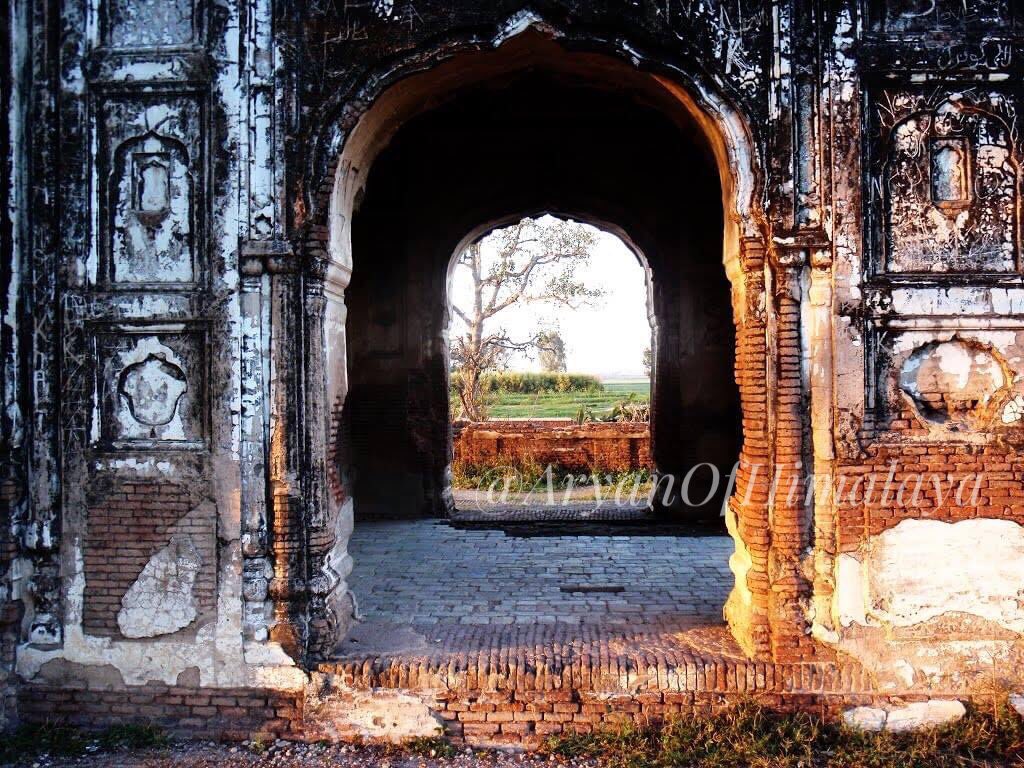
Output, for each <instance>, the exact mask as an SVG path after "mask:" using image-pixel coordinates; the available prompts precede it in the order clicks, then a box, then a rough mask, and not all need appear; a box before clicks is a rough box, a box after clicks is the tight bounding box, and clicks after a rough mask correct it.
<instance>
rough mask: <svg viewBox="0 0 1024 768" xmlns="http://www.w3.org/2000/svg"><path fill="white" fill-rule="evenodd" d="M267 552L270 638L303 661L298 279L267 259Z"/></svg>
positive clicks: (285, 265)
mask: <svg viewBox="0 0 1024 768" xmlns="http://www.w3.org/2000/svg"><path fill="white" fill-rule="evenodd" d="M266 269H267V272H268V273H270V301H271V304H270V334H271V335H270V356H271V365H270V371H271V376H270V425H269V427H270V432H269V434H270V451H269V461H268V483H269V489H268V490H269V495H270V512H271V513H270V551H271V554H272V557H273V568H274V578H273V580H272V581H271V582H270V597H271V599H272V600H273V601H274V623H273V626H272V627H271V629H270V637H271V639H272V640H274V641H275V642H279V643H280V644H281V646H282V647H283V648H284V649H285V650H286V651H287V652H288V653H289V654H290V655H291V656H293V657H294V658H296V659H304V658H305V653H306V641H307V629H306V606H307V601H308V594H307V591H308V590H307V569H306V534H305V524H304V520H303V499H302V491H303V488H302V483H301V477H302V469H303V454H304V450H305V440H304V437H303V418H302V409H303V407H304V402H303V387H302V347H303V344H302V338H303V333H304V329H303V316H302V315H303V313H302V292H301V284H302V276H301V272H300V265H299V263H298V260H297V259H296V258H294V257H293V256H288V257H283V256H281V257H270V258H268V259H267V260H266Z"/></svg>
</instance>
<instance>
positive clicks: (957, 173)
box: [873, 92, 1020, 273]
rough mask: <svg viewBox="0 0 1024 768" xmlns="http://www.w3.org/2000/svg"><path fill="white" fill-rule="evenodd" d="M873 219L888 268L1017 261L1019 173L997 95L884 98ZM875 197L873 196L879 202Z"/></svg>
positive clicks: (988, 266)
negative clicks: (931, 100) (934, 99)
mask: <svg viewBox="0 0 1024 768" xmlns="http://www.w3.org/2000/svg"><path fill="white" fill-rule="evenodd" d="M881 101H882V102H883V103H881V104H880V105H879V107H878V118H879V126H878V128H879V134H880V138H881V141H880V145H879V153H880V162H879V163H878V164H877V165H875V166H874V171H873V172H874V173H875V174H877V177H878V178H877V183H876V188H877V190H878V191H879V192H880V195H876V196H875V199H874V200H873V203H874V205H876V206H877V205H879V204H880V206H881V211H880V213H877V214H876V215H875V216H874V217H873V218H874V219H875V221H876V222H877V224H876V226H877V227H879V228H880V230H881V232H880V236H879V237H878V238H877V240H876V242H878V245H879V249H880V251H881V254H880V256H881V258H880V259H879V260H878V261H880V265H879V266H880V268H881V269H883V270H884V271H887V272H891V273H1007V272H1013V271H1016V269H1017V267H1018V257H1017V247H1018V240H1019V238H1018V218H1019V209H1018V208H1019V204H1020V178H1019V168H1018V162H1017V157H1016V155H1017V153H1016V147H1015V144H1016V135H1015V131H1014V128H1013V126H1014V118H1015V116H1014V113H1013V110H1012V108H1011V106H1010V105H1009V104H1008V102H1007V101H1006V99H1005V97H1003V96H1002V95H1000V94H995V93H989V94H980V93H973V92H972V93H961V94H952V95H949V96H947V97H945V98H943V99H942V100H940V101H938V102H937V103H934V104H932V103H929V101H928V100H927V99H924V98H923V97H918V96H915V95H913V94H909V93H897V94H883V99H882V100H881ZM879 198H880V199H879Z"/></svg>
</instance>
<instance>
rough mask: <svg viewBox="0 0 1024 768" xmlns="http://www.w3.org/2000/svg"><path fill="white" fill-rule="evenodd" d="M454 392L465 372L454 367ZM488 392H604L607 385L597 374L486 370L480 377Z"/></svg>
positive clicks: (452, 377) (452, 387)
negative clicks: (488, 371)
mask: <svg viewBox="0 0 1024 768" xmlns="http://www.w3.org/2000/svg"><path fill="white" fill-rule="evenodd" d="M449 384H450V387H451V389H452V391H453V392H456V391H458V390H459V389H460V388H461V386H462V374H461V373H460V372H458V371H453V372H452V374H451V378H450V380H449ZM480 389H481V391H483V392H484V393H485V394H493V393H497V392H507V393H512V394H518V395H537V394H548V393H555V392H603V391H604V385H603V384H602V383H601V380H600V379H599V378H597V377H596V376H591V375H589V374H585V373H529V372H522V371H500V372H495V373H485V374H484V375H483V377H482V378H481V380H480Z"/></svg>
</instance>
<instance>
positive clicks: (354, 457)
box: [343, 71, 739, 519]
mask: <svg viewBox="0 0 1024 768" xmlns="http://www.w3.org/2000/svg"><path fill="white" fill-rule="evenodd" d="M721 200H722V193H721V185H720V182H719V176H718V169H717V166H716V163H715V160H714V156H713V153H712V151H711V149H710V147H709V146H708V144H707V141H706V139H704V138H703V136H702V134H701V133H700V132H699V131H698V130H696V128H695V126H693V125H692V124H690V125H687V124H685V123H683V124H681V123H679V122H674V121H673V120H671V119H669V118H668V117H666V116H665V115H664V114H663V113H661V112H660V111H658V110H656V109H654V108H652V107H651V106H649V105H647V104H645V103H644V102H643V100H641V99H639V98H638V97H637V96H636V95H635V94H630V93H628V92H627V93H622V92H620V91H618V90H614V91H608V90H602V89H599V88H596V87H592V86H589V85H580V84H579V83H577V82H573V81H572V80H571V79H566V78H564V77H561V76H559V75H558V74H557V73H551V72H544V71H525V72H518V73H510V74H509V75H507V76H505V77H501V78H499V79H497V80H490V81H488V82H486V83H482V84H480V85H478V86H476V87H474V88H472V89H470V90H469V91H468V92H465V93H463V94H461V95H460V96H459V97H458V98H457V99H454V100H452V101H451V102H449V103H447V104H444V105H441V106H439V107H437V108H435V109H433V110H431V111H429V112H427V113H425V114H423V115H422V116H419V117H417V118H415V119H413V120H410V121H409V122H408V123H406V124H405V125H404V126H402V128H401V129H400V130H399V131H398V132H397V134H396V135H395V137H394V138H393V139H392V141H391V143H390V144H389V146H388V147H387V148H386V149H385V150H384V151H383V152H382V153H381V154H380V156H379V157H378V158H377V160H376V162H375V163H374V165H373V167H372V168H371V170H370V172H369V175H368V178H367V183H366V190H365V196H364V198H363V199H362V201H361V202H360V205H359V207H358V209H357V211H356V212H355V215H354V217H353V221H352V256H353V263H352V270H353V275H352V282H351V283H350V285H349V287H348V289H347V291H346V304H347V306H348V312H349V315H348V327H349V332H348V339H349V346H348V355H349V371H350V374H349V375H350V389H349V393H348V398H347V401H346V406H345V420H344V425H345V429H346V435H347V437H348V439H349V440H348V444H347V447H348V449H349V451H350V453H349V455H348V456H346V457H345V458H344V459H343V461H345V463H346V464H347V466H349V467H350V468H351V471H352V475H351V477H352V483H353V498H354V502H355V514H356V517H357V519H358V518H364V519H365V518H372V517H376V516H381V515H384V516H396V515H397V516H415V515H420V514H424V513H428V514H435V515H443V514H444V512H445V493H444V492H445V469H446V465H447V463H448V461H449V432H448V424H449V415H448V396H447V391H448V390H447V384H446V381H447V379H446V376H447V371H448V368H449V365H448V360H447V358H446V348H447V346H446V339H445V329H446V326H447V322H446V318H445V287H446V280H447V275H448V270H449V265H450V261H451V258H452V254H453V253H455V252H456V251H458V250H459V248H460V246H461V245H462V244H463V243H465V241H466V239H467V232H468V233H471V236H472V234H475V233H479V232H480V231H481V230H484V231H486V229H489V228H492V227H494V226H495V225H497V224H499V223H502V222H506V221H508V220H509V218H510V216H512V217H516V216H519V215H524V214H539V213H542V212H554V213H559V214H563V215H568V216H571V217H573V218H576V219H578V220H581V221H585V222H592V223H596V224H597V225H598V226H604V227H606V228H614V229H617V230H619V231H621V232H623V233H625V235H626V236H627V237H628V241H629V242H631V243H632V244H633V245H634V247H635V248H636V249H637V250H638V251H639V252H640V253H642V254H643V255H644V256H645V257H646V260H647V262H648V264H649V265H650V273H651V285H652V304H653V306H652V309H653V313H654V316H655V318H656V320H657V328H658V338H657V340H656V347H655V348H656V364H655V366H654V371H655V373H654V398H653V399H654V409H653V422H652V432H653V435H652V436H653V455H654V461H655V466H656V468H657V469H658V471H660V472H662V473H666V474H667V475H671V476H673V477H677V478H682V477H684V476H685V475H686V473H687V471H688V470H689V468H690V467H692V466H694V465H696V464H698V463H702V462H706V463H710V464H714V465H715V466H716V467H717V468H718V469H719V473H720V476H723V477H724V476H727V475H728V473H729V471H730V469H731V467H732V465H733V464H734V463H735V461H736V459H737V457H738V454H739V447H738V441H737V439H736V436H737V423H738V413H739V406H738V397H737V395H736V386H735V383H734V379H733V372H732V367H733V360H734V351H733V344H734V330H733V326H732V308H731V300H730V288H729V282H728V280H727V278H726V275H725V271H724V269H723V267H722V232H723V218H722V203H721ZM711 477H712V474H711V473H710V471H709V472H706V473H705V474H703V475H698V474H695V475H693V476H692V479H693V480H695V481H696V480H698V479H701V480H704V481H709V480H710V478H711ZM709 491H710V489H709V488H697V487H694V488H692V489H691V491H690V494H689V497H690V499H691V500H693V501H700V500H702V499H704V498H705V497H706V496H708V495H709ZM718 501H719V505H718V506H719V508H720V501H721V498H720V496H719V497H718Z"/></svg>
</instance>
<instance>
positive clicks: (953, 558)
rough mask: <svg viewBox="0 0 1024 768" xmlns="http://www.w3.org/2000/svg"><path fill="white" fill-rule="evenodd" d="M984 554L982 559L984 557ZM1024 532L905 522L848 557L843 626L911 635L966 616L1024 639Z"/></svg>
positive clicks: (996, 525)
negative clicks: (948, 617)
mask: <svg viewBox="0 0 1024 768" xmlns="http://www.w3.org/2000/svg"><path fill="white" fill-rule="evenodd" d="M980 553H984V556H979V554H980ZM1022 573H1024V527H1021V526H1020V525H1019V524H1018V523H1015V522H1013V521H1011V520H992V519H978V520H962V521H960V522H957V523H943V522H939V521H937V520H904V521H902V522H901V523H899V525H896V526H895V527H893V528H890V529H889V530H887V531H885V532H883V533H881V534H879V535H878V536H873V537H871V538H870V539H869V540H868V542H867V543H866V544H865V545H864V546H863V548H862V552H861V556H860V557H859V558H858V557H854V556H852V555H842V556H840V558H839V559H838V563H837V568H836V592H835V595H836V596H835V599H834V602H833V610H834V611H835V612H836V614H837V616H836V618H837V620H838V621H839V623H840V624H841V625H842V626H846V627H848V626H850V625H852V624H859V625H869V626H870V625H874V626H878V625H887V626H893V627H910V626H913V625H915V624H920V623H922V622H925V621H929V620H931V619H935V618H937V617H940V616H943V615H945V614H951V613H960V614H966V615H971V616H977V617H980V618H983V619H987V620H988V621H991V622H994V623H995V624H998V625H1000V626H1002V627H1004V628H1006V629H1008V630H1010V631H1012V632H1024V581H1022V579H1021V574H1022Z"/></svg>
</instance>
